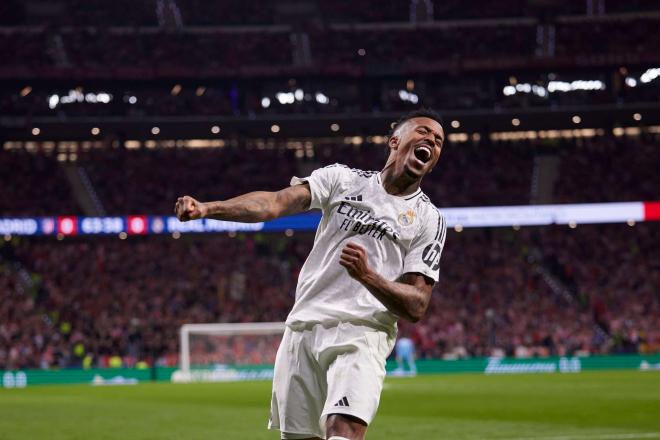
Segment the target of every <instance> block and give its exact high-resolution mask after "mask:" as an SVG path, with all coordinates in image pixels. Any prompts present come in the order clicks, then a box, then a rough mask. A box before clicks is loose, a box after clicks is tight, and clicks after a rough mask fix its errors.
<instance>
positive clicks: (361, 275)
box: [339, 242, 371, 281]
mask: <svg viewBox="0 0 660 440" xmlns="http://www.w3.org/2000/svg"><path fill="white" fill-rule="evenodd" d="M339 264H341V265H342V266H344V267H345V268H346V270H347V271H348V274H349V275H350V276H351V277H353V278H355V279H356V280H358V281H364V280H365V278H366V277H368V276H369V275H370V274H371V268H370V267H369V262H368V260H367V251H366V250H365V249H364V248H363V247H362V246H360V245H359V244H355V243H351V242H348V243H346V246H344V248H343V249H342V250H341V255H340V256H339Z"/></svg>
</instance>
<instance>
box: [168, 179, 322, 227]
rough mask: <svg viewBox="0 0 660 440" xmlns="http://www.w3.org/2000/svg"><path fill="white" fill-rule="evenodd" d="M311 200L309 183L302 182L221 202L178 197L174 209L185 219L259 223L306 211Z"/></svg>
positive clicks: (179, 217) (183, 220) (178, 216)
mask: <svg viewBox="0 0 660 440" xmlns="http://www.w3.org/2000/svg"><path fill="white" fill-rule="evenodd" d="M311 200H312V193H311V191H310V189H309V184H303V185H295V186H291V187H288V188H285V189H283V190H281V191H275V192H268V191H255V192H251V193H247V194H243V195H242V196H238V197H234V198H233V199H229V200H223V201H219V202H207V203H203V202H200V201H198V200H195V199H193V198H192V197H190V196H183V197H179V198H178V199H177V201H176V204H175V205H174V212H175V214H176V216H177V218H178V219H179V220H181V221H182V222H185V221H188V220H195V219H198V218H212V219H216V220H228V221H235V222H244V223H256V222H263V221H268V220H273V219H276V218H279V217H284V216H287V215H292V214H298V213H300V212H303V211H306V210H308V209H309V205H310V203H311Z"/></svg>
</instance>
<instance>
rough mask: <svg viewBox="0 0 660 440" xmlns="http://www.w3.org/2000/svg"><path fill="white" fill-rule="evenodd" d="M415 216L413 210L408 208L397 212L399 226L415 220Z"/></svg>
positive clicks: (407, 224)
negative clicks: (399, 212)
mask: <svg viewBox="0 0 660 440" xmlns="http://www.w3.org/2000/svg"><path fill="white" fill-rule="evenodd" d="M415 217H417V214H415V211H413V210H412V209H409V210H407V211H406V212H402V213H401V214H399V218H398V222H399V224H400V225H401V226H410V225H412V224H413V223H414V222H415Z"/></svg>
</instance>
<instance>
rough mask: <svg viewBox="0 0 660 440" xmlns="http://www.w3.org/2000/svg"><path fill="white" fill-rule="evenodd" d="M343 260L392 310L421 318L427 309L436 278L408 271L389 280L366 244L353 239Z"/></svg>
mask: <svg viewBox="0 0 660 440" xmlns="http://www.w3.org/2000/svg"><path fill="white" fill-rule="evenodd" d="M339 264H341V265H342V266H344V267H345V268H346V270H347V271H348V273H349V275H350V276H352V277H353V278H355V279H356V280H358V281H359V282H360V283H362V285H363V286H364V287H366V288H367V289H368V290H369V292H371V294H372V295H373V296H375V297H376V298H377V299H378V301H380V302H381V303H383V305H384V306H385V307H387V309H388V310H389V311H390V312H392V313H394V314H396V315H398V316H401V317H402V318H404V319H407V320H408V321H411V322H417V321H419V320H420V319H421V318H422V316H424V313H426V309H427V308H428V306H429V302H430V301H431V291H432V289H433V280H431V279H429V278H427V277H425V276H424V275H422V274H418V273H405V274H403V275H402V276H401V277H400V278H399V279H398V280H396V281H390V280H387V279H385V278H383V277H382V276H381V275H380V274H378V273H376V272H374V271H373V270H372V269H371V268H370V267H369V265H368V263H367V254H366V252H365V250H364V248H362V247H361V246H358V245H356V244H353V243H348V244H347V245H346V247H345V248H344V249H342V254H341V257H340V260H339Z"/></svg>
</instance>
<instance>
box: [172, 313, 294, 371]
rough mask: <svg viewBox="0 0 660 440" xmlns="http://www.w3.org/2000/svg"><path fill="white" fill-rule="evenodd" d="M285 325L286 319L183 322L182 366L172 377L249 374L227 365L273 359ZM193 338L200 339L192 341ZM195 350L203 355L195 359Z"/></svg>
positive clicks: (180, 347)
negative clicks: (276, 320)
mask: <svg viewBox="0 0 660 440" xmlns="http://www.w3.org/2000/svg"><path fill="white" fill-rule="evenodd" d="M285 327H286V326H285V324H284V322H241V323H220V324H184V325H183V326H181V328H180V330H179V370H178V371H176V372H175V373H174V374H173V376H172V380H173V381H174V382H192V381H215V380H231V378H232V377H237V378H238V379H236V380H240V379H241V378H246V377H247V378H249V377H251V376H250V375H249V374H242V375H240V374H236V371H234V370H228V368H231V367H234V366H235V364H243V367H245V366H246V365H247V366H249V364H250V362H251V361H254V359H258V361H256V362H257V363H263V364H271V363H273V362H274V352H275V351H276V348H275V349H274V347H275V346H276V345H279V341H280V340H281V335H282V334H283V333H284V329H285ZM269 337H270V338H269ZM193 338H197V341H196V342H193V341H192V339H193ZM200 352H201V355H200ZM214 352H217V355H214ZM220 352H223V353H224V356H223V355H221V353H220ZM227 352H228V353H227ZM264 352H267V353H264ZM196 354H197V355H198V356H201V357H203V358H204V359H203V360H200V359H197V360H196V359H195V356H196ZM227 359H230V360H227ZM226 364H230V365H226ZM230 372H231V374H230ZM257 376H258V375H257ZM223 378H224V379H223Z"/></svg>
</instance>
